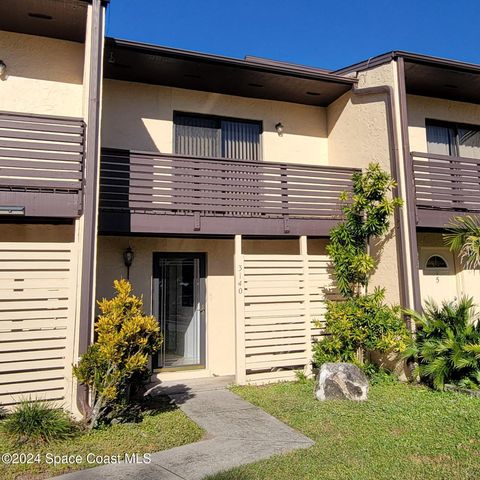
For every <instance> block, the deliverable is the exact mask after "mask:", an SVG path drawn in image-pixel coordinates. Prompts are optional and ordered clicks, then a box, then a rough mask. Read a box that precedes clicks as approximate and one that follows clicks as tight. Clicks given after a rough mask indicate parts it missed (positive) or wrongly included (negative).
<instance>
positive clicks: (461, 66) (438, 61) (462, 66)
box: [332, 50, 480, 75]
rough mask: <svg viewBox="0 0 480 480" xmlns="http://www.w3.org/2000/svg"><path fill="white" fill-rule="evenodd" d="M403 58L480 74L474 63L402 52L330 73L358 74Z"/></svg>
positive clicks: (398, 51)
mask: <svg viewBox="0 0 480 480" xmlns="http://www.w3.org/2000/svg"><path fill="white" fill-rule="evenodd" d="M400 57H401V58H404V59H405V60H407V61H410V62H414V63H422V64H426V65H436V66H438V67H445V68H449V69H454V70H460V71H464V72H473V73H480V65H479V64H476V63H468V62H462V61H460V60H452V59H448V58H442V57H433V56H431V55H424V54H421V53H411V52H405V51H402V50H393V51H391V52H387V53H383V54H381V55H377V56H375V57H371V58H369V59H368V60H364V61H362V62H358V63H354V64H353V65H350V66H348V67H344V68H341V69H339V70H335V71H334V72H332V73H333V74H335V75H345V74H348V73H352V72H360V71H363V70H368V69H369V68H373V67H377V66H378V65H383V64H385V63H389V62H391V61H392V60H395V59H397V58H400Z"/></svg>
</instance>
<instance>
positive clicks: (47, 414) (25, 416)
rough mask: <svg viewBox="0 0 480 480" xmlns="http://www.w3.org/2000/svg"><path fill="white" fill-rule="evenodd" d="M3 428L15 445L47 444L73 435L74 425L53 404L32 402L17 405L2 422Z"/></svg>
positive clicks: (66, 414) (68, 417)
mask: <svg viewBox="0 0 480 480" xmlns="http://www.w3.org/2000/svg"><path fill="white" fill-rule="evenodd" d="M3 428H4V430H5V432H6V433H7V434H9V435H11V436H12V437H13V438H14V439H15V441H16V442H17V443H23V442H33V443H47V442H50V441H52V440H62V439H65V438H68V437H71V436H73V435H74V433H75V426H74V423H73V421H72V419H71V418H70V415H69V414H68V413H67V412H65V410H63V409H62V408H60V407H58V406H56V405H55V404H53V403H49V402H40V401H34V400H25V401H23V402H21V403H20V404H18V405H17V406H16V407H15V408H14V410H13V412H12V413H11V414H10V415H8V416H7V418H6V420H5V421H4V422H3Z"/></svg>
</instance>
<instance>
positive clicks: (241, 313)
mask: <svg viewBox="0 0 480 480" xmlns="http://www.w3.org/2000/svg"><path fill="white" fill-rule="evenodd" d="M244 275H245V273H244V262H243V253H242V236H241V235H235V250H234V282H235V355H236V357H235V365H236V368H235V382H236V383H237V384H239V385H245V383H246V381H247V367H246V358H245V292H244V289H245V279H244Z"/></svg>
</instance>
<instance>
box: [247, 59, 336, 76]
mask: <svg viewBox="0 0 480 480" xmlns="http://www.w3.org/2000/svg"><path fill="white" fill-rule="evenodd" d="M244 61H245V62H250V63H256V64H260V65H280V66H283V67H287V68H294V69H297V70H302V71H305V72H312V73H326V74H331V73H332V70H328V69H326V68H317V67H307V66H305V65H299V64H298V63H292V62H283V61H281V60H271V59H270V58H264V57H256V56H255V55H245V58H244Z"/></svg>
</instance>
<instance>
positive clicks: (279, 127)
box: [275, 122, 285, 137]
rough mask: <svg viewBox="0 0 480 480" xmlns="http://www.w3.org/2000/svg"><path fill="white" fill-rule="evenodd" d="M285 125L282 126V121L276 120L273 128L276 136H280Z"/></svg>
mask: <svg viewBox="0 0 480 480" xmlns="http://www.w3.org/2000/svg"><path fill="white" fill-rule="evenodd" d="M284 128H285V127H284V126H283V123H282V122H278V123H277V124H276V125H275V130H276V131H277V133H278V136H279V137H281V136H282V135H283V129H284Z"/></svg>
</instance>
